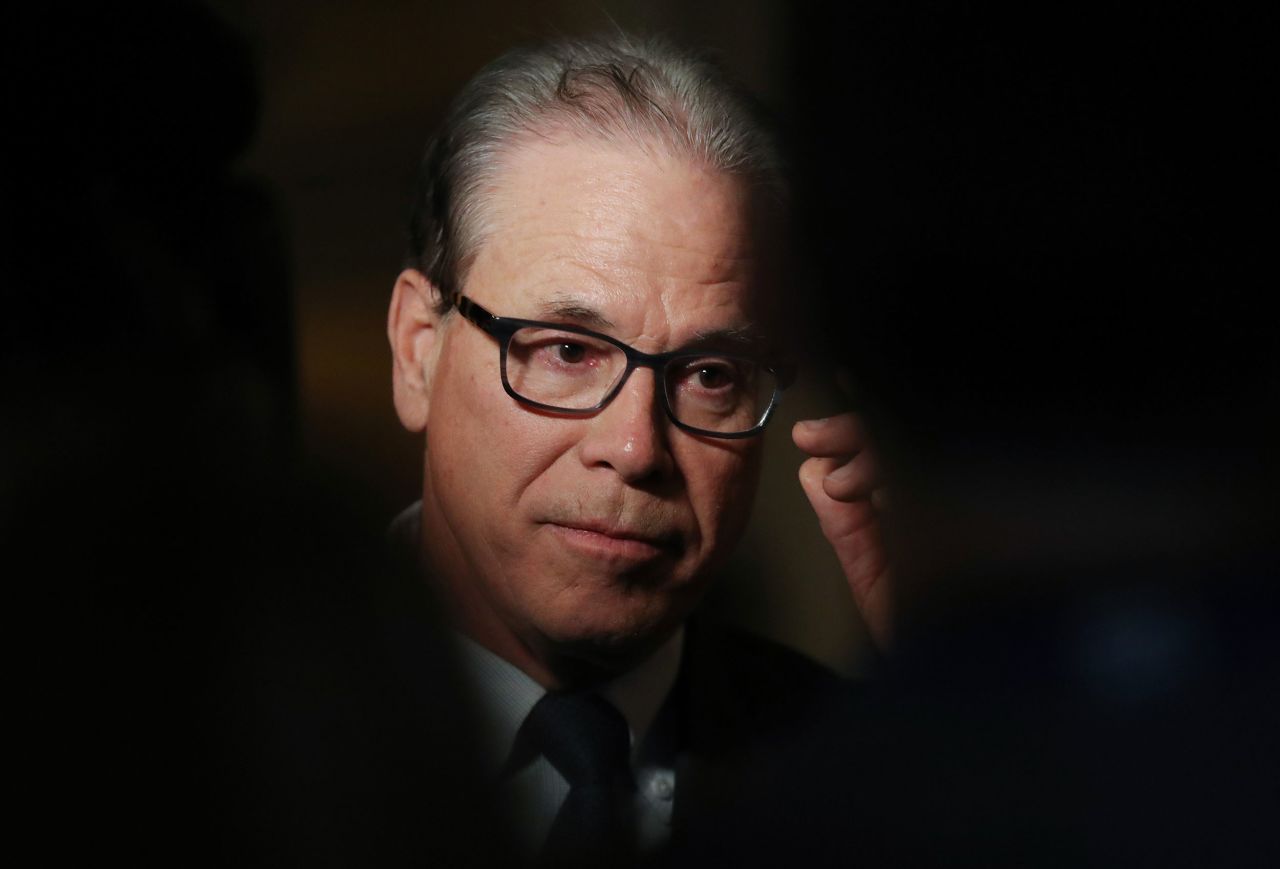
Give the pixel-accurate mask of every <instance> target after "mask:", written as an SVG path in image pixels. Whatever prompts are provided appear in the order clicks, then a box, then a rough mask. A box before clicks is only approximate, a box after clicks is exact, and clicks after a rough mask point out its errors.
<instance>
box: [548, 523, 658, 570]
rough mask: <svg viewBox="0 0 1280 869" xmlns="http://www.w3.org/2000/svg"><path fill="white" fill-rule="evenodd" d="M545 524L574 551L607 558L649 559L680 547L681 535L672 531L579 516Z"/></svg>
mask: <svg viewBox="0 0 1280 869" xmlns="http://www.w3.org/2000/svg"><path fill="white" fill-rule="evenodd" d="M547 527H548V528H550V529H551V530H552V532H553V533H554V534H555V535H556V536H557V538H559V539H560V540H561V542H563V543H564V544H565V545H567V546H568V547H570V548H572V549H573V550H575V551H577V552H580V553H585V554H587V555H590V556H593V557H596V558H603V559H606V560H613V561H634V562H640V561H651V560H653V559H656V558H661V557H663V556H667V555H673V554H675V553H676V552H678V551H679V549H680V540H681V537H680V535H679V534H678V533H675V532H655V531H652V530H650V529H648V528H640V527H636V526H626V525H615V524H612V523H609V522H598V521H591V520H582V519H569V520H561V521H552V522H548V523H547Z"/></svg>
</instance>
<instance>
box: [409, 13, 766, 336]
mask: <svg viewBox="0 0 1280 869" xmlns="http://www.w3.org/2000/svg"><path fill="white" fill-rule="evenodd" d="M558 132H562V133H568V134H569V135H572V136H575V137H579V138H588V139H590V138H595V139H601V138H603V139H606V140H630V141H632V142H634V143H635V144H637V145H638V146H639V147H641V148H646V149H648V148H655V147H656V148H660V149H663V150H664V151H666V152H667V153H670V154H675V155H679V156H682V157H685V158H687V159H690V160H692V161H695V162H696V163H698V164H700V165H704V166H708V167H710V168H712V169H715V170H718V171H721V172H724V173H726V174H729V175H732V176H734V177H737V178H741V179H742V180H743V181H744V182H746V183H747V184H750V185H752V186H754V187H759V188H761V189H763V190H765V191H767V192H769V193H772V194H773V195H774V196H775V197H778V198H782V197H784V196H785V183H784V181H783V172H782V167H781V161H780V158H779V155H778V149H777V146H776V144H775V142H774V139H773V137H772V136H771V135H770V133H769V131H768V128H767V126H766V124H765V123H764V121H763V113H762V112H761V110H760V108H759V106H758V105H757V104H756V103H755V101H754V100H753V99H752V98H751V97H750V96H749V95H748V94H747V93H746V92H745V91H744V90H742V89H741V88H740V87H739V86H738V85H737V84H735V83H734V82H732V81H731V80H730V79H729V77H728V76H727V75H726V74H725V73H724V72H723V71H722V70H721V69H720V67H718V66H717V65H716V64H715V63H713V62H712V61H710V60H709V59H708V58H706V57H705V56H702V55H699V54H694V53H691V52H688V51H685V50H682V49H678V48H675V47H673V46H672V45H670V44H669V43H667V42H664V41H662V40H658V39H653V38H649V39H636V38H633V37H631V36H627V35H625V34H611V35H608V36H604V37H597V38H589V39H561V40H557V41H554V42H548V43H544V44H540V45H535V46H532V47H527V48H519V49H516V50H514V51H511V52H509V53H507V54H505V55H503V56H502V57H500V58H498V59H497V60H495V61H494V62H493V63H491V64H489V65H488V66H486V67H485V68H484V69H482V70H481V71H480V72H479V73H478V74H477V75H476V76H475V78H473V79H472V80H471V81H470V82H468V83H467V85H466V86H465V87H464V88H463V89H462V92H461V93H460V94H458V96H457V98H456V99H455V100H454V102H453V104H452V106H451V107H450V109H449V112H448V114H447V116H446V118H445V121H444V124H443V126H442V127H441V128H440V130H439V131H438V132H437V133H436V134H435V136H434V137H433V138H432V139H431V141H430V142H429V143H428V145H427V149H426V153H425V155H424V157H423V161H422V166H421V168H420V171H419V175H418V181H417V184H416V186H415V189H414V201H413V210H412V215H411V217H410V223H409V240H410V247H409V255H408V263H407V264H408V266H409V267H412V268H416V269H418V270H419V271H421V272H422V273H423V274H425V275H426V276H427V278H428V279H429V280H430V281H431V282H432V284H433V285H434V286H435V287H436V289H437V290H438V292H439V293H440V303H439V308H440V310H441V311H442V312H443V311H446V310H448V308H449V306H450V304H451V303H452V295H453V293H454V292H456V291H459V290H460V289H461V285H462V282H463V281H464V280H465V278H466V271H467V269H468V268H469V266H470V263H471V261H472V259H473V258H474V256H475V253H476V251H477V250H478V247H479V244H480V241H481V238H480V234H481V233H480V217H479V212H480V210H481V208H482V206H483V202H482V195H481V191H482V190H484V189H486V188H487V187H489V186H490V185H491V184H492V182H493V180H494V177H495V176H496V174H497V172H498V169H499V166H500V160H501V158H502V156H503V155H504V153H505V152H506V151H507V150H508V149H510V148H511V147H512V146H513V145H514V144H515V142H516V141H517V140H518V139H519V138H520V137H522V136H528V135H530V134H543V135H546V134H549V133H558Z"/></svg>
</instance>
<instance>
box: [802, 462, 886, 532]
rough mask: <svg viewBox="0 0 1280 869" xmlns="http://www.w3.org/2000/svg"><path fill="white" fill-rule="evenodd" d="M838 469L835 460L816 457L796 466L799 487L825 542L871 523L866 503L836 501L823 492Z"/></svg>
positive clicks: (872, 518)
mask: <svg viewBox="0 0 1280 869" xmlns="http://www.w3.org/2000/svg"><path fill="white" fill-rule="evenodd" d="M839 467H840V463H839V459H825V458H821V457H816V458H812V459H806V460H805V461H804V463H803V464H801V465H800V487H801V488H802V489H804V493H805V495H806V496H807V497H808V499H809V503H810V504H811V505H812V506H813V510H814V512H815V513H817V514H818V522H819V523H820V524H821V525H822V530H823V533H824V534H825V535H826V536H827V538H828V539H832V540H833V541H834V539H838V538H844V537H847V536H848V535H850V534H852V533H853V532H855V531H858V530H859V529H861V528H863V527H865V526H866V525H868V524H870V523H871V522H874V521H875V516H874V513H873V512H872V510H871V504H870V503H869V502H868V501H867V500H866V499H854V498H850V499H839V498H835V497H833V496H832V495H831V494H830V493H829V492H828V491H827V481H828V480H829V478H830V476H831V474H832V472H833V471H834V470H836V469H838V468H839Z"/></svg>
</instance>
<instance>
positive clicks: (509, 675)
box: [458, 627, 684, 779]
mask: <svg viewBox="0 0 1280 869" xmlns="http://www.w3.org/2000/svg"><path fill="white" fill-rule="evenodd" d="M458 639H459V650H460V655H459V658H460V661H461V664H462V669H463V673H464V675H465V676H466V678H467V681H468V682H469V684H470V685H471V687H472V690H473V691H474V694H475V700H476V703H477V705H478V709H479V712H480V720H481V748H482V749H483V750H484V754H483V756H484V758H485V764H486V772H488V773H489V778H491V779H493V778H497V777H498V775H499V773H500V771H501V769H502V767H503V765H504V764H505V763H506V760H507V757H508V756H509V755H510V754H511V749H512V747H513V746H514V744H515V739H516V734H517V733H518V732H519V730H520V726H521V725H522V724H523V723H524V720H525V718H526V717H527V716H528V714H529V711H530V710H531V709H533V706H534V704H535V703H537V702H538V701H539V700H541V699H542V696H543V695H544V694H546V693H547V692H546V689H545V688H543V687H542V686H541V685H539V684H538V683H537V682H535V681H534V680H533V679H532V678H530V677H529V676H528V675H527V674H526V673H525V672H524V671H522V670H521V669H519V668H518V667H516V666H515V665H513V664H511V663H510V662H509V661H507V660H505V659H503V658H501V657H499V656H498V655H495V654H494V653H493V652H491V651H489V650H488V649H486V648H485V647H484V646H481V645H480V644H479V643H477V642H475V641H474V640H472V639H470V638H468V637H465V636H462V635H459V636H458ZM683 648H684V628H683V627H681V628H679V629H678V630H677V631H676V632H675V633H674V634H673V635H672V636H671V638H670V639H668V640H667V641H666V642H665V643H663V644H662V645H661V646H659V647H658V650H657V651H655V652H654V653H653V654H652V655H650V656H649V657H648V658H646V659H645V660H644V661H642V662H641V663H640V664H638V665H636V666H635V667H632V668H631V669H630V670H628V671H627V672H625V673H623V674H622V675H620V676H618V677H617V678H615V679H613V680H611V681H609V682H607V683H605V684H604V685H602V686H600V687H599V688H597V689H596V693H598V694H599V695H600V696H601V697H603V698H605V699H606V700H608V701H609V702H610V703H611V704H613V706H614V708H616V709H617V710H618V711H619V712H621V713H622V717H623V718H625V719H626V721H627V726H628V728H629V730H630V731H631V756H632V762H633V763H634V762H635V761H636V758H637V755H638V753H639V751H640V749H641V747H642V746H643V745H644V740H645V737H646V736H647V735H648V733H649V728H650V727H651V726H652V725H653V721H654V719H655V718H656V717H657V715H658V710H659V709H661V708H662V704H663V703H664V702H665V701H666V699H667V694H669V693H670V692H671V687H672V685H674V684H675V681H676V675H677V674H678V673H679V670H680V655H681V651H682V650H683Z"/></svg>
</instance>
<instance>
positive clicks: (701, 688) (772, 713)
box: [655, 618, 849, 849]
mask: <svg viewBox="0 0 1280 869" xmlns="http://www.w3.org/2000/svg"><path fill="white" fill-rule="evenodd" d="M848 699H849V686H848V684H847V683H846V682H845V681H844V680H842V679H840V678H839V677H837V676H836V675H835V674H833V673H831V672H830V671H829V670H827V669H825V668H824V667H822V666H820V665H818V664H817V663H815V662H813V661H812V660H810V659H809V658H806V657H805V656H803V655H801V654H799V653H797V652H794V651H792V650H790V649H787V648H785V647H783V646H780V645H778V644H776V643H773V642H770V641H767V640H764V639H762V638H759V637H755V636H752V635H750V634H748V633H745V632H743V631H741V630H738V629H734V628H730V627H727V626H723V625H717V624H714V623H710V622H707V621H705V620H701V619H696V618H695V619H692V620H690V622H689V624H688V626H687V631H686V636H685V654H684V659H683V661H682V663H681V671H680V675H679V677H678V679H677V681H676V685H675V687H674V688H673V689H672V692H671V696H670V697H669V698H668V701H667V703H666V705H665V707H664V708H663V710H662V712H661V713H660V715H659V721H658V723H657V724H656V725H655V727H658V728H660V730H659V734H660V737H661V738H665V739H670V740H672V742H671V747H672V749H673V756H674V757H675V758H676V793H675V806H674V812H673V817H672V841H671V845H672V847H674V848H677V849H678V848H679V847H680V845H681V843H682V841H683V840H684V839H685V838H686V837H688V836H690V835H697V834H698V832H699V829H700V828H702V827H703V826H704V825H705V824H707V823H708V822H712V823H717V824H718V823H719V821H718V820H716V819H718V818H723V817H725V816H728V815H731V814H732V813H733V812H734V810H735V808H736V807H738V806H741V805H744V804H746V803H748V802H750V801H751V800H753V798H754V794H753V789H754V788H756V787H759V786H760V785H759V782H760V770H761V768H762V767H763V768H772V767H774V765H775V763H774V760H771V759H776V757H777V756H779V755H787V754H790V753H792V752H793V751H794V750H795V749H796V747H797V746H800V745H802V744H803V743H804V741H805V740H806V738H807V735H808V734H810V733H812V732H813V731H814V730H815V728H818V727H820V726H821V725H822V724H823V723H824V722H825V721H826V720H827V719H828V718H829V717H830V716H832V715H833V714H836V713H837V711H838V710H840V709H842V708H843V706H844V705H845V704H846V703H847V701H848ZM802 784H803V783H802V782H799V781H797V780H795V779H794V778H790V777H787V776H776V775H775V776H771V777H770V780H769V783H768V787H769V789H770V792H771V798H773V799H779V798H782V799H785V798H786V794H787V793H788V791H798V790H799V788H801V787H802Z"/></svg>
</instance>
